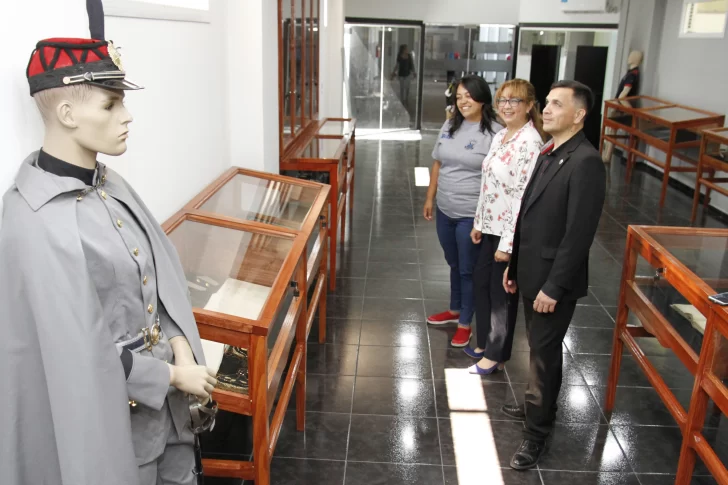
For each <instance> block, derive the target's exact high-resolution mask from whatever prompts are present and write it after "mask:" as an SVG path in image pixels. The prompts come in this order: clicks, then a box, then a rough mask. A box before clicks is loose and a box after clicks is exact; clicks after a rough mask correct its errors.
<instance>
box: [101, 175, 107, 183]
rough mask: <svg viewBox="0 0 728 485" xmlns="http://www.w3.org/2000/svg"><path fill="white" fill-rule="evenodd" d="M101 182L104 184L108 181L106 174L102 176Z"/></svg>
mask: <svg viewBox="0 0 728 485" xmlns="http://www.w3.org/2000/svg"><path fill="white" fill-rule="evenodd" d="M101 183H102V184H105V183H106V175H102V176H101Z"/></svg>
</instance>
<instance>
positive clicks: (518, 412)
mask: <svg viewBox="0 0 728 485" xmlns="http://www.w3.org/2000/svg"><path fill="white" fill-rule="evenodd" d="M501 412H502V413H503V414H505V415H506V416H509V417H511V418H513V419H526V408H525V406H524V405H523V404H504V405H503V407H502V408H501Z"/></svg>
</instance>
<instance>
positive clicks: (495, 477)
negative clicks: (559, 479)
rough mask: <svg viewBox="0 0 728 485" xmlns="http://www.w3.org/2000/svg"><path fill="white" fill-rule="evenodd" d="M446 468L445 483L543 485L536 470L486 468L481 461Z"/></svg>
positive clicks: (453, 484)
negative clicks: (485, 479)
mask: <svg viewBox="0 0 728 485" xmlns="http://www.w3.org/2000/svg"><path fill="white" fill-rule="evenodd" d="M444 470H445V485H483V483H493V484H502V485H541V478H539V475H538V471H536V470H529V471H525V472H522V471H516V470H513V469H512V468H496V467H493V466H491V467H487V468H485V469H484V467H483V466H482V464H481V463H480V462H479V461H468V462H464V463H459V462H458V466H457V467H455V466H446V467H444ZM484 477H487V481H484ZM562 485H564V484H562Z"/></svg>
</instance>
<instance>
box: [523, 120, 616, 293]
mask: <svg viewBox="0 0 728 485" xmlns="http://www.w3.org/2000/svg"><path fill="white" fill-rule="evenodd" d="M551 148H552V144H549V145H547V147H546V148H545V149H544V150H543V151H542V152H541V156H540V157H539V158H538V161H537V162H536V167H535V168H534V170H533V175H532V176H531V181H530V182H529V184H528V186H527V187H526V191H525V193H524V197H523V202H522V204H521V211H520V214H519V216H518V222H517V223H516V232H515V237H514V240H513V253H512V257H511V262H510V265H509V269H508V277H509V279H511V280H515V281H516V283H517V285H518V287H519V289H520V291H521V293H522V294H523V296H524V297H525V298H527V299H529V300H535V299H536V296H537V295H538V292H539V291H541V290H543V292H544V293H545V294H546V295H547V296H549V297H551V298H553V299H555V300H556V301H568V300H576V299H578V298H581V297H584V296H586V295H587V288H588V263H589V248H590V247H591V245H592V242H593V241H594V234H595V233H596V230H597V226H598V225H599V218H600V216H601V214H602V207H603V206H604V197H605V192H606V170H605V168H604V162H603V161H602V158H601V157H600V156H599V152H597V150H596V149H595V148H594V147H593V146H592V145H591V143H589V141H587V139H586V137H585V136H584V132H583V131H579V132H578V133H577V134H576V135H574V136H573V137H572V138H571V139H570V140H568V141H567V142H566V143H564V144H563V145H561V146H560V147H558V148H557V149H556V150H553V151H550V150H551Z"/></svg>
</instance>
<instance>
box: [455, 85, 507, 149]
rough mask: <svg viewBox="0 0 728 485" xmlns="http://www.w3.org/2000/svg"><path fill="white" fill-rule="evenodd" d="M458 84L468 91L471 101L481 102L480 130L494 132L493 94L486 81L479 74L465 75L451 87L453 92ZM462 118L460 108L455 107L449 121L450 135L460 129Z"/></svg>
mask: <svg viewBox="0 0 728 485" xmlns="http://www.w3.org/2000/svg"><path fill="white" fill-rule="evenodd" d="M460 85H462V86H463V88H465V90H467V91H468V93H470V97H471V98H472V99H473V101H476V102H478V103H483V113H482V117H481V118H480V132H481V133H485V131H486V130H488V132H490V133H491V134H493V133H495V131H494V130H493V123H494V122H495V121H496V114H495V110H493V95H492V94H491V93H490V88H489V87H488V83H487V82H485V79H483V78H482V77H480V76H465V77H464V78H462V79H461V80H460V81H459V82H457V83H455V85H454V86H453V88H452V89H453V94H456V93H457V92H458V88H459V87H460ZM456 106H457V103H456ZM464 120H465V117H464V116H463V114H462V113H461V112H460V109H455V116H453V118H452V121H451V122H450V136H455V132H456V131H458V130H459V129H460V127H461V126H462V124H463V121H464Z"/></svg>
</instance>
